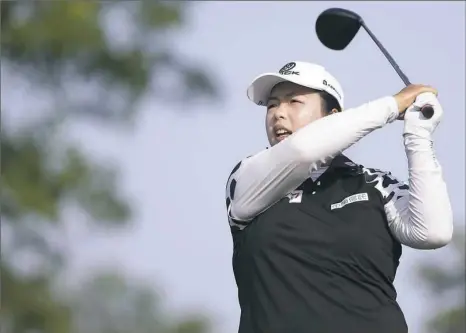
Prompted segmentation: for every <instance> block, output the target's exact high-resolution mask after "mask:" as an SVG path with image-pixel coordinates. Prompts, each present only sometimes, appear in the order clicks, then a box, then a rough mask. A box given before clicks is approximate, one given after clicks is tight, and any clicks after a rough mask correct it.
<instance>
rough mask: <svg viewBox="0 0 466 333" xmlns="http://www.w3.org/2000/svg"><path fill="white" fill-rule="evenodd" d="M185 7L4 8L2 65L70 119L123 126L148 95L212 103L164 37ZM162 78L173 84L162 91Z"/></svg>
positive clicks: (66, 4)
mask: <svg viewBox="0 0 466 333" xmlns="http://www.w3.org/2000/svg"><path fill="white" fill-rule="evenodd" d="M185 6H186V3H183V2H177V1H166V2H161V1H150V0H146V1H126V2H124V1H121V2H120V1H102V2H99V1H40V2H39V1H38V2H33V1H31V2H13V1H7V2H5V1H3V2H2V3H1V18H2V25H1V28H2V30H1V40H2V53H1V57H2V61H3V62H5V63H7V64H8V65H9V66H12V67H13V68H15V70H16V71H18V72H19V73H21V74H23V75H25V76H27V77H28V79H29V80H31V81H33V82H35V83H38V84H40V87H42V88H45V89H47V90H48V91H54V92H55V93H57V94H58V96H59V97H60V99H61V100H62V103H63V104H65V105H66V110H67V112H68V113H74V114H77V115H90V116H94V117H102V118H104V119H105V120H106V121H109V120H114V121H126V120H128V117H129V116H131V115H132V114H133V111H134V110H135V109H134V106H135V103H136V102H137V101H138V100H139V99H140V98H141V97H142V96H143V94H144V93H146V92H148V91H150V94H151V95H152V96H159V97H162V96H166V95H167V94H168V95H170V96H173V99H176V100H185V99H188V98H192V97H198V96H207V97H212V96H214V95H215V93H216V90H215V89H214V85H213V84H212V82H211V79H210V78H209V77H207V76H206V74H205V73H204V72H203V71H201V70H199V68H198V66H197V65H196V64H194V63H193V62H192V60H190V59H186V58H181V57H178V56H177V55H176V54H175V53H174V52H173V51H171V48H170V37H171V35H170V34H169V31H167V30H172V29H175V28H178V27H181V24H182V23H183V21H184V16H185ZM167 76H173V77H176V78H177V82H178V83H177V84H176V85H175V86H174V87H167V86H166V83H165V82H164V81H165V78H166V77H167ZM89 90H90V91H89ZM76 95H79V98H76ZM62 112H63V110H62Z"/></svg>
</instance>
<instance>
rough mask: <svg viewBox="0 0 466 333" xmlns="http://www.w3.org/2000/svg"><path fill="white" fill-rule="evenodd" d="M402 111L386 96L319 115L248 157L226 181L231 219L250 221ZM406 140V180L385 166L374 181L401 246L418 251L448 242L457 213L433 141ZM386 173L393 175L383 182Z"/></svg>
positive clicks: (408, 136)
mask: <svg viewBox="0 0 466 333" xmlns="http://www.w3.org/2000/svg"><path fill="white" fill-rule="evenodd" d="M398 115H399V113H398V105H397V102H396V100H395V99H394V97H392V96H389V97H384V98H381V99H378V100H375V101H373V102H370V103H366V104H364V105H362V106H360V107H357V108H353V109H348V110H346V111H344V112H341V113H338V114H333V115H330V116H327V117H324V118H322V119H319V120H317V121H315V122H313V123H310V124H309V125H307V126H305V127H303V128H302V129H300V130H299V131H297V132H295V133H293V134H292V135H290V136H289V137H288V138H287V139H286V140H284V141H282V142H280V143H278V144H276V145H275V146H273V147H270V148H268V149H265V150H263V151H261V152H259V153H258V154H256V155H254V156H251V157H249V158H246V159H244V160H242V161H241V162H240V164H239V165H237V167H235V168H234V170H233V172H232V174H231V175H230V178H229V181H228V184H227V193H226V195H227V206H228V215H229V218H230V224H231V225H232V226H233V225H236V226H238V227H240V228H244V227H246V226H247V224H248V222H250V221H251V220H252V219H253V218H254V217H255V216H257V215H259V214H260V213H262V212H263V211H265V210H266V209H268V208H269V207H270V206H272V205H273V204H275V203H276V202H278V201H279V200H280V199H281V198H283V197H284V196H286V195H287V194H288V193H289V192H291V191H293V190H295V189H296V188H297V187H298V186H299V185H300V184H301V183H303V182H304V181H305V180H306V179H307V178H309V177H313V176H314V177H316V175H317V176H318V175H320V174H321V173H322V172H324V171H325V167H322V166H323V165H325V164H327V163H328V162H329V161H331V160H332V159H333V158H334V157H335V156H336V155H338V154H340V153H341V152H343V151H344V150H345V149H347V148H349V147H350V146H352V145H353V144H355V143H356V142H358V141H359V140H360V139H361V138H363V137H364V136H366V135H367V134H369V133H371V132H372V131H373V130H375V129H377V128H381V127H383V126H384V125H386V124H388V123H391V122H393V121H395V120H396V118H397V117H398ZM404 144H405V148H406V149H405V150H406V155H407V158H408V168H409V182H408V184H404V183H402V182H399V181H398V180H396V179H395V178H394V177H393V176H391V174H390V173H387V172H381V171H376V173H375V174H374V175H373V176H374V177H373V178H374V180H372V181H371V182H374V183H375V187H376V188H377V189H378V190H379V191H380V192H381V194H382V197H383V198H384V203H385V212H386V215H387V220H388V222H389V227H390V230H391V232H392V234H393V236H394V237H395V238H396V239H397V240H398V241H399V242H400V243H401V244H404V245H406V246H409V247H412V248H417V249H435V248H439V247H442V246H444V245H446V244H447V243H449V241H450V240H451V238H452V233H453V217H452V211H451V206H450V200H449V196H448V192H447V188H446V184H445V182H444V180H443V177H442V169H441V166H440V165H439V163H438V161H437V160H436V158H435V154H434V151H433V148H432V141H431V139H430V138H422V137H417V136H415V135H413V134H405V137H404ZM366 172H370V171H368V170H366ZM387 177H388V178H389V179H390V180H391V181H390V182H388V183H389V184H388V185H387V186H385V185H384V183H385V182H384V180H386V179H387ZM233 183H234V184H233ZM407 185H409V186H407Z"/></svg>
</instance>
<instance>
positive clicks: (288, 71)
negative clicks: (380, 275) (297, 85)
mask: <svg viewBox="0 0 466 333" xmlns="http://www.w3.org/2000/svg"><path fill="white" fill-rule="evenodd" d="M295 67H296V63H295V62H289V63H287V64H286V65H285V66H283V67H282V69H280V70H279V71H278V73H280V74H282V75H299V72H296V71H292V69H293V68H295Z"/></svg>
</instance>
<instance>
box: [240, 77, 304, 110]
mask: <svg viewBox="0 0 466 333" xmlns="http://www.w3.org/2000/svg"><path fill="white" fill-rule="evenodd" d="M292 77H293V76H291V75H281V74H276V73H265V74H262V75H259V76H258V77H256V78H255V79H254V81H252V83H251V85H250V86H249V88H248V90H247V95H248V98H249V99H250V100H251V101H253V102H254V103H256V104H257V105H265V104H266V103H267V99H268V98H269V95H270V91H271V90H272V88H273V87H274V86H275V85H277V84H278V83H280V82H285V81H288V82H293V83H296V84H300V83H299V81H298V80H293V78H292Z"/></svg>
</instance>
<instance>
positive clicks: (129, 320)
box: [71, 272, 209, 333]
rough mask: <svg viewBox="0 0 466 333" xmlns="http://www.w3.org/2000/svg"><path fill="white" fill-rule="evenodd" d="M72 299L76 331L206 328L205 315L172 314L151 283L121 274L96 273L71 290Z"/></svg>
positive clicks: (188, 331)
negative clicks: (196, 316) (169, 314)
mask: <svg viewBox="0 0 466 333" xmlns="http://www.w3.org/2000/svg"><path fill="white" fill-rule="evenodd" d="M71 299H72V300H73V301H74V305H73V308H74V309H75V311H76V316H75V323H74V324H75V327H76V333H87V332H102V333H103V332H111V333H127V332H137V333H154V332H157V333H203V332H207V331H208V330H209V325H208V322H207V321H206V320H205V319H204V318H189V317H188V318H181V319H180V318H171V317H170V316H168V315H167V314H166V313H165V311H164V309H163V308H162V307H161V298H160V296H159V295H157V294H155V293H154V291H153V290H152V288H151V287H149V286H148V285H147V284H145V283H144V282H141V281H135V280H129V279H127V278H125V277H124V276H123V275H122V274H115V273H110V272H104V273H99V274H97V275H95V276H94V277H92V278H90V279H88V280H87V281H86V282H85V283H84V284H83V285H82V286H81V287H80V288H79V289H77V290H74V295H73V296H72V298H71Z"/></svg>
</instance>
